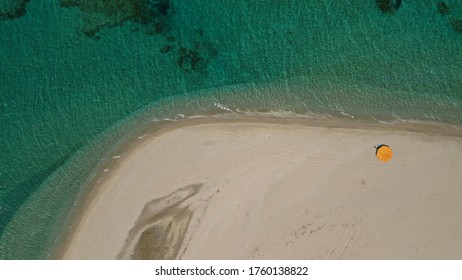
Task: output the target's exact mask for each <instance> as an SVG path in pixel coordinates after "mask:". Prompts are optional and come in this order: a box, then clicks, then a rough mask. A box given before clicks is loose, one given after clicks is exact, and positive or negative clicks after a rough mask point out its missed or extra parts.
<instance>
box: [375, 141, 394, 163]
mask: <svg viewBox="0 0 462 280" xmlns="http://www.w3.org/2000/svg"><path fill="white" fill-rule="evenodd" d="M375 149H376V150H375V155H376V156H377V158H378V159H379V160H380V161H383V162H387V161H390V160H391V158H392V157H393V150H392V149H391V148H390V146H388V145H385V144H380V145H378V146H377V147H375Z"/></svg>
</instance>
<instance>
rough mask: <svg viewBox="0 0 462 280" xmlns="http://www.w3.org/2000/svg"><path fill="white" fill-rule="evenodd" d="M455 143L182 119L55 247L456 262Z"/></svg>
mask: <svg viewBox="0 0 462 280" xmlns="http://www.w3.org/2000/svg"><path fill="white" fill-rule="evenodd" d="M380 143H385V144H388V145H390V146H391V147H392V148H393V149H394V152H395V155H394V158H393V160H392V161H391V162H388V163H380V162H378V161H377V159H376V158H375V155H374V151H375V150H374V148H373V146H374V145H377V144H380ZM461 154H462V138H461V137H454V136H452V137H451V136H438V135H427V134H423V133H416V132H404V131H397V130H390V129H389V128H388V129H384V130H382V129H358V128H355V129H354V128H333V127H330V128H329V127H316V126H309V125H303V124H302V122H294V123H284V122H281V123H252V122H239V121H238V120H237V121H234V122H233V121H228V122H227V123H217V122H215V123H214V122H211V123H208V124H197V125H189V126H178V128H176V129H169V130H167V131H164V132H157V133H153V134H150V135H147V136H145V137H144V138H143V139H140V140H139V141H138V142H137V144H136V145H133V147H132V148H131V149H130V150H129V151H128V152H125V153H124V154H123V155H122V156H121V157H120V158H118V159H117V160H118V161H119V163H118V164H117V166H114V167H113V168H111V169H110V170H107V172H106V173H105V174H106V176H105V179H104V180H102V181H101V182H100V183H99V184H98V185H97V186H95V189H94V191H93V192H92V193H91V197H90V198H89V199H88V200H87V206H86V208H85V209H84V211H83V213H82V214H81V216H80V219H79V222H78V223H77V224H76V225H75V226H74V227H73V231H72V233H71V235H70V236H69V238H68V241H67V243H66V245H65V247H64V248H63V251H62V254H61V256H60V257H62V258H64V259H115V258H123V259H127V258H128V259H129V258H135V259H139V258H142V259H143V258H144V259H145V258H148V259H150V258H152V259H173V258H177V259H461V258H462V156H461Z"/></svg>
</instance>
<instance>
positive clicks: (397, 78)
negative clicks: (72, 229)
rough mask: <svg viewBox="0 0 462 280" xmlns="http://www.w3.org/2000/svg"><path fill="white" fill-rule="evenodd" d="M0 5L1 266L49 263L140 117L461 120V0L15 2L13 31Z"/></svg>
mask: <svg viewBox="0 0 462 280" xmlns="http://www.w3.org/2000/svg"><path fill="white" fill-rule="evenodd" d="M0 2H1V3H2V4H0V81H1V84H0V85H1V87H0V131H1V133H0V136H1V138H0V151H1V154H0V155H1V156H0V258H2V259H12V258H20V259H21V258H22V259H24V258H27V259H42V258H47V257H50V254H51V252H52V250H53V248H54V247H55V246H56V245H57V243H58V240H59V237H60V235H61V234H62V233H63V232H64V231H65V230H66V229H67V227H68V219H69V215H70V213H71V212H72V210H73V209H74V207H75V204H76V200H77V198H78V195H79V193H80V191H81V189H82V187H81V186H82V184H83V183H84V182H85V180H86V179H87V178H88V177H90V176H91V175H92V173H91V172H92V170H93V168H94V167H95V166H96V164H97V163H98V162H99V161H100V159H101V158H103V157H104V155H105V154H106V153H107V150H108V147H109V148H110V147H114V145H116V144H117V143H120V142H121V139H123V138H124V137H127V135H128V134H130V133H134V131H136V130H137V127H138V126H142V125H145V124H146V123H149V122H151V121H153V120H161V119H165V118H173V117H175V116H177V115H178V114H187V115H193V114H202V113H204V112H206V111H210V110H218V111H219V110H221V109H220V107H221V108H224V107H226V108H229V109H231V110H234V111H236V110H241V111H281V110H282V111H294V112H298V113H308V112H314V113H320V114H331V115H341V116H342V115H343V116H346V117H348V116H354V117H366V118H375V119H379V120H390V119H399V118H403V119H413V120H430V121H439V122H447V123H453V124H462V71H461V69H462V34H460V33H461V32H460V30H459V25H458V24H459V22H458V20H459V19H462V1H446V3H447V4H448V7H449V12H445V13H446V14H447V15H442V14H441V13H438V6H437V3H438V2H439V1H430V0H427V1H417V0H415V1H411V0H409V1H406V0H404V1H403V3H402V5H401V7H400V8H399V10H396V11H394V12H393V13H392V14H385V13H383V12H382V11H381V10H380V9H379V8H378V6H377V5H376V2H375V1H360V0H351V1H335V0H332V1H327V0H326V1H321V0H320V1H276V0H274V1H250V0H240V1H225V0H219V1H199V0H195V1H193V0H189V1H179V0H170V1H168V2H167V1H155V0H151V1H144V0H132V1H128V0H127V1H115V0H107V1H96V0H93V1H85V0H84V1H80V2H81V4H80V5H76V4H75V3H73V1H70V0H62V1H59V0H31V1H30V2H28V3H26V5H25V14H24V15H22V16H20V17H16V18H14V19H13V18H9V17H11V16H7V15H11V13H9V14H8V13H5V12H4V11H6V10H8V9H9V10H11V9H13V8H14V7H15V5H16V7H17V5H21V4H18V3H19V2H21V1H15V0H3V1H0ZM74 2H76V1H74ZM98 2H101V3H106V6H105V5H103V6H97V5H94V3H98ZM146 2H148V4H149V5H146ZM346 2H348V3H346ZM82 3H83V4H82ZM89 3H90V4H89ZM91 3H93V4H91ZM108 3H109V4H108ZM114 3H116V4H117V3H118V5H116V4H114ZM120 3H122V4H120ZM143 5H144V6H143ZM12 7H13V8H12ZM143 9H144V10H143ZM135 12H136V13H135Z"/></svg>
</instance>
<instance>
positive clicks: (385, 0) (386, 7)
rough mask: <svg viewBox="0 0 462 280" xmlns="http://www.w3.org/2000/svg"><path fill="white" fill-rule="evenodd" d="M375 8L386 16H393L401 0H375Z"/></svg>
mask: <svg viewBox="0 0 462 280" xmlns="http://www.w3.org/2000/svg"><path fill="white" fill-rule="evenodd" d="M375 3H376V4H377V7H379V9H380V10H381V11H382V12H383V13H384V14H387V15H393V14H394V13H395V12H396V10H398V9H399V8H400V7H401V3H402V0H395V1H392V0H375Z"/></svg>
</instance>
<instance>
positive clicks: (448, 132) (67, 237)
mask: <svg viewBox="0 0 462 280" xmlns="http://www.w3.org/2000/svg"><path fill="white" fill-rule="evenodd" d="M208 124H257V125H258V124H260V125H268V124H269V125H299V126H302V127H308V128H334V129H337V128H340V129H353V130H373V131H378V130H381V131H391V132H397V131H398V132H405V133H420V134H423V135H427V136H443V137H450V138H453V137H455V138H457V139H459V138H461V137H462V128H459V127H456V126H454V125H452V124H442V123H432V122H423V121H418V123H414V122H396V123H393V124H383V123H379V122H377V121H373V120H369V121H368V120H364V119H362V120H358V119H353V120H352V119H350V118H343V119H342V118H336V117H324V116H321V117H317V118H316V117H313V116H309V117H308V118H305V117H300V116H299V115H295V117H294V115H289V116H284V117H280V116H274V113H269V114H265V113H256V114H253V115H251V116H249V115H246V114H236V113H226V114H218V115H216V114H215V115H213V114H209V115H205V116H203V115H202V116H193V117H186V118H181V119H179V120H169V121H159V122H158V123H155V124H154V125H151V126H146V127H145V128H144V129H141V130H137V131H142V133H141V134H139V133H138V134H137V135H131V136H130V137H128V138H127V139H125V140H124V143H123V144H122V145H117V146H118V147H117V148H116V149H113V150H112V151H110V152H108V155H107V156H106V161H104V162H100V164H99V165H98V167H97V170H96V171H95V172H94V173H93V174H97V175H95V176H94V177H92V178H91V179H90V180H89V182H88V184H87V186H85V187H84V191H83V193H82V195H81V197H80V199H79V201H78V206H77V210H76V211H74V213H73V214H72V222H71V224H72V225H71V227H70V230H69V231H68V232H66V233H65V234H64V240H63V241H62V242H61V243H60V245H59V246H58V247H57V248H56V250H55V251H54V254H53V255H52V258H55V259H60V258H62V257H63V256H64V252H65V251H66V249H67V248H68V247H69V245H70V243H71V240H72V239H73V238H74V237H75V235H76V229H75V227H76V226H78V224H79V223H81V221H82V219H84V218H85V214H86V212H88V207H89V206H90V205H92V203H94V200H95V198H96V197H98V195H99V194H100V193H101V192H102V191H103V188H104V187H105V186H104V184H105V182H106V181H107V180H109V179H110V178H111V176H112V173H113V172H116V171H117V169H118V168H119V167H120V164H121V162H123V159H124V157H125V155H129V154H131V153H132V152H133V151H134V150H136V149H139V148H140V147H142V146H143V145H146V144H147V143H148V142H150V141H153V139H156V138H158V137H160V136H162V135H165V134H168V133H170V132H172V131H175V130H179V129H182V128H188V127H189V128H191V127H194V126H201V125H208ZM119 158H121V159H120V160H119ZM86 210H87V211H86Z"/></svg>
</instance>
